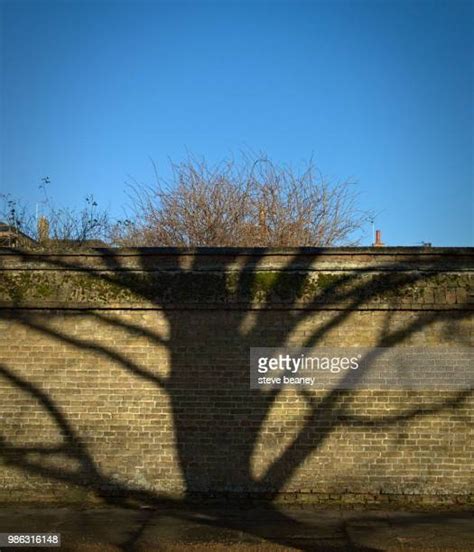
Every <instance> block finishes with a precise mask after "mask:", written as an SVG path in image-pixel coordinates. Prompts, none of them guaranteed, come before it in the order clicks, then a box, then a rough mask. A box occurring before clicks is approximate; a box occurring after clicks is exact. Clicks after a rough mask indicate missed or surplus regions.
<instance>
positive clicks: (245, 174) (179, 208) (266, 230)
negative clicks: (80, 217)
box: [111, 155, 367, 247]
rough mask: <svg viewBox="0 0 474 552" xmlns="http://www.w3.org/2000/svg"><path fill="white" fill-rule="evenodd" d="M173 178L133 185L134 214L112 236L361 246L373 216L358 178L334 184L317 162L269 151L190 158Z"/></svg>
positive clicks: (195, 242) (122, 241) (117, 239)
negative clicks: (281, 160) (277, 158)
mask: <svg viewBox="0 0 474 552" xmlns="http://www.w3.org/2000/svg"><path fill="white" fill-rule="evenodd" d="M171 167H172V176H171V178H170V179H168V180H163V179H162V178H160V177H159V176H158V174H157V171H156V168H155V175H156V182H155V183H154V184H153V185H151V186H145V185H142V184H139V183H137V182H133V183H132V184H131V185H130V198H131V202H132V212H133V215H132V216H131V217H129V219H128V220H126V221H121V222H119V223H118V224H116V225H115V226H114V227H113V229H112V233H111V239H112V241H113V242H114V243H116V244H117V245H126V246H138V245H146V246H187V247H195V246H236V247H238V246H240V247H258V246H264V247H291V246H335V245H341V244H346V245H349V244H355V243H356V242H357V236H356V234H357V232H358V231H360V230H361V228H362V225H363V223H364V221H365V220H367V213H363V212H361V211H359V210H358V209H357V208H356V199H357V194H356V193H355V191H354V185H353V183H351V182H349V181H344V182H340V183H335V184H331V183H329V182H328V181H326V180H325V179H324V178H323V177H322V175H321V174H320V173H319V171H318V170H317V169H316V167H315V166H314V163H313V162H312V160H310V161H309V162H308V163H307V164H306V166H305V168H304V170H303V171H301V172H297V171H295V170H293V169H291V168H288V167H286V166H282V165H277V164H275V163H274V162H272V161H271V160H270V159H269V158H268V157H267V156H265V155H260V156H242V159H241V161H239V162H237V161H235V160H234V159H227V160H225V161H223V162H222V163H220V164H218V165H215V166H212V165H210V164H209V163H207V162H206V161H205V160H202V159H197V158H196V157H193V156H189V157H188V158H187V159H186V160H185V161H183V162H181V163H171Z"/></svg>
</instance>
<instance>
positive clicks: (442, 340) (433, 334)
mask: <svg viewBox="0 0 474 552" xmlns="http://www.w3.org/2000/svg"><path fill="white" fill-rule="evenodd" d="M472 253H473V252H472V250H468V249H426V250H423V249H416V248H400V249H398V248H397V249H395V248H387V249H378V250H373V249H330V250H313V249H301V250H296V249H295V250H285V251H277V250H205V249H203V250H198V251H183V250H182V251H176V250H168V249H161V250H137V251H125V250H122V251H120V250H118V251H105V250H103V251H101V250H96V251H93V252H89V253H82V254H76V255H74V254H67V253H64V254H61V255H48V254H41V253H36V254H33V253H20V252H16V253H15V252H9V251H3V252H2V253H0V315H1V316H0V421H1V426H0V500H12V499H13V500H19V499H30V500H37V499H39V498H45V497H46V498H52V497H56V498H59V499H62V500H84V499H86V498H87V499H90V498H97V497H103V496H109V495H111V494H117V495H121V496H124V495H126V496H128V497H131V498H135V499H136V500H139V501H145V502H147V501H152V500H155V499H156V498H161V497H170V498H173V499H174V498H180V497H183V496H186V495H191V496H195V495H197V496H201V495H205V496H222V495H226V496H254V497H259V498H262V499H267V500H277V499H283V498H297V499H300V500H303V499H311V500H322V501H327V500H344V501H364V502H368V501H383V500H398V501H400V500H401V501H411V500H413V499H416V500H425V501H429V502H439V501H446V502H463V503H465V502H467V501H469V499H470V497H471V496H472V487H473V486H472V484H473V476H472V459H473V457H474V454H473V453H474V445H473V442H474V440H473V439H472V437H473V435H472V422H473V399H472V395H471V393H470V392H469V390H467V391H464V392H458V391H434V390H425V391H422V390H419V391H403V390H384V391H382V390H379V391H375V390H374V391H368V390H352V391H342V390H339V391H337V392H332V393H331V392H327V391H321V390H319V391H313V390H309V391H308V392H306V393H302V392H301V390H300V391H298V390H294V389H293V390H288V389H287V390H284V391H279V392H272V391H262V390H250V386H249V349H250V347H273V346H281V345H288V346H291V345H293V346H303V345H306V346H322V345H324V346H370V347H372V346H396V347H407V346H414V345H416V346H421V345H422V346H429V347H438V346H446V345H447V346H454V345H456V344H461V345H466V344H468V345H472V303H471V301H470V291H471V283H472V270H473V255H472Z"/></svg>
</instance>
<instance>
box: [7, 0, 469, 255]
mask: <svg viewBox="0 0 474 552" xmlns="http://www.w3.org/2000/svg"><path fill="white" fill-rule="evenodd" d="M473 6H474V4H473V3H472V2H462V1H456V0H450V1H446V2H429V1H418V2H409V1H394V2H390V1H383V0H379V1H367V2H360V1H352V2H339V1H332V2H316V1H313V2H299V1H297V0H292V1H288V2H275V1H271V2H270V1H263V0H256V1H240V2H232V1H226V0H222V1H219V2H203V1H199V0H195V1H193V2H179V1H176V2H158V1H156V2H153V1H147V2H140V1H134V2H114V1H107V0H103V1H100V2H93V1H87V2H80V1H67V0H63V1H56V2H47V1H44V2H43V1H41V0H38V1H35V2H34V3H29V2H26V1H21V0H20V1H16V2H9V1H4V2H3V3H2V4H1V23H2V27H1V60H2V65H1V82H0V85H1V121H0V123H1V146H0V154H1V158H0V170H1V173H0V178H1V183H0V191H1V192H3V193H7V192H9V193H12V194H13V195H15V196H18V197H22V198H24V199H26V200H28V201H29V202H30V203H31V204H34V203H35V202H37V201H39V200H40V199H41V194H40V191H39V189H38V186H39V184H40V181H41V178H42V177H44V176H49V177H50V179H51V184H50V185H49V192H50V195H51V196H53V197H54V198H55V199H56V201H57V202H58V203H62V204H68V205H71V206H75V205H79V204H80V203H81V202H82V200H83V198H84V196H86V195H88V194H90V193H93V194H94V196H95V198H96V200H97V201H98V202H99V204H100V205H102V206H103V207H107V208H110V210H111V212H112V214H114V215H116V216H121V215H122V213H123V211H122V205H123V204H125V203H126V201H127V198H126V195H125V193H124V189H125V181H126V180H127V178H128V176H129V175H131V176H133V177H134V178H136V179H137V180H139V181H143V182H152V181H153V170H152V166H151V163H150V157H151V158H153V159H154V160H155V162H156V163H157V165H158V168H159V170H160V172H161V173H162V174H163V175H164V176H166V174H167V166H166V163H167V159H168V158H169V157H171V158H173V159H174V160H179V159H182V158H183V157H184V156H185V155H186V151H187V150H189V151H192V152H194V153H196V154H198V155H204V156H205V157H207V158H208V159H209V160H210V161H211V162H213V161H218V160H220V159H222V158H223V157H225V156H227V155H229V153H231V152H234V153H236V152H238V151H239V150H242V149H252V150H257V151H259V150H264V151H266V152H267V153H268V154H269V155H270V157H272V158H273V159H274V160H276V161H279V162H283V163H288V164H291V165H293V166H294V167H298V166H299V165H300V164H301V162H302V160H304V159H307V158H309V157H310V156H311V155H313V157H314V160H315V162H316V163H317V165H318V166H319V168H320V170H321V171H322V173H323V174H324V175H326V176H327V177H328V178H330V179H333V180H344V179H347V178H351V179H355V180H356V181H357V182H358V189H359V191H360V206H361V207H362V208H367V209H372V210H374V211H376V212H379V215H378V218H377V223H376V224H377V227H380V228H381V229H382V230H383V238H384V241H385V242H386V243H387V244H388V245H416V244H418V243H420V242H421V241H429V242H432V243H433V245H440V246H443V245H473V244H474V236H473V223H472V219H473V176H474V174H473V173H474V168H473V159H474V153H473V132H474V131H473V127H474V125H473V122H474V121H473V63H474V62H473V60H474V47H473V44H474V40H473V34H474V33H473ZM370 242H371V231H370V225H369V224H368V225H367V234H366V237H365V239H364V241H363V243H366V244H368V243H370Z"/></svg>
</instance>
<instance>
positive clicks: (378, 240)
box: [374, 230, 385, 247]
mask: <svg viewBox="0 0 474 552" xmlns="http://www.w3.org/2000/svg"><path fill="white" fill-rule="evenodd" d="M384 245H385V244H384V243H383V242H382V232H381V231H380V230H376V231H375V243H374V247H383V246H384Z"/></svg>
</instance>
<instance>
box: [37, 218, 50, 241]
mask: <svg viewBox="0 0 474 552" xmlns="http://www.w3.org/2000/svg"><path fill="white" fill-rule="evenodd" d="M38 240H39V242H40V243H45V242H47V241H48V240H49V222H48V219H47V218H46V217H40V218H39V220H38Z"/></svg>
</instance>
